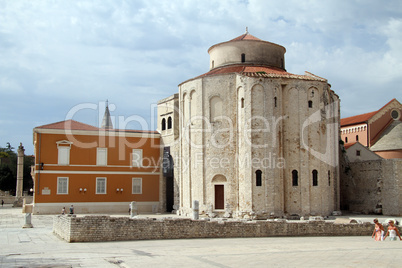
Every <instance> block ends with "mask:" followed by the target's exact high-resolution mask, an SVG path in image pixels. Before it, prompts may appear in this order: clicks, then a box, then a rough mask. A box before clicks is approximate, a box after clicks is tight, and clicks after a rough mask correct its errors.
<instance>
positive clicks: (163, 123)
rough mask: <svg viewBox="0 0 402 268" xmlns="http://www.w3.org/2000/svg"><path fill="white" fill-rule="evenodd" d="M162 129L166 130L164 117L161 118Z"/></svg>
mask: <svg viewBox="0 0 402 268" xmlns="http://www.w3.org/2000/svg"><path fill="white" fill-rule="evenodd" d="M162 130H166V119H165V118H163V119H162Z"/></svg>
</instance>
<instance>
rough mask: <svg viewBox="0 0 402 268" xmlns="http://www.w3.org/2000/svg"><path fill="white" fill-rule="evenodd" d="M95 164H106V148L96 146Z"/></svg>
mask: <svg viewBox="0 0 402 268" xmlns="http://www.w3.org/2000/svg"><path fill="white" fill-rule="evenodd" d="M96 165H97V166H107V148H96Z"/></svg>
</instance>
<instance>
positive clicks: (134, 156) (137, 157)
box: [131, 149, 143, 167]
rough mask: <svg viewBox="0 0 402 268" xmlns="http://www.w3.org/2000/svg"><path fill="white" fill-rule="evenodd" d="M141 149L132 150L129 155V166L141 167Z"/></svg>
mask: <svg viewBox="0 0 402 268" xmlns="http://www.w3.org/2000/svg"><path fill="white" fill-rule="evenodd" d="M142 160H143V156H142V149H133V151H132V153H131V166H132V167H142Z"/></svg>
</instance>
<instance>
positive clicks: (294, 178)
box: [292, 169, 299, 186]
mask: <svg viewBox="0 0 402 268" xmlns="http://www.w3.org/2000/svg"><path fill="white" fill-rule="evenodd" d="M298 185H299V176H298V174H297V170H295V169H294V170H293V171H292V186H298Z"/></svg>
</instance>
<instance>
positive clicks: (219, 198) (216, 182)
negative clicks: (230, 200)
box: [211, 174, 226, 209]
mask: <svg viewBox="0 0 402 268" xmlns="http://www.w3.org/2000/svg"><path fill="white" fill-rule="evenodd" d="M211 182H212V184H213V186H214V208H215V209H225V184H226V177H225V176H223V175H220V174H219V175H215V176H214V177H213V179H212V181H211Z"/></svg>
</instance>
